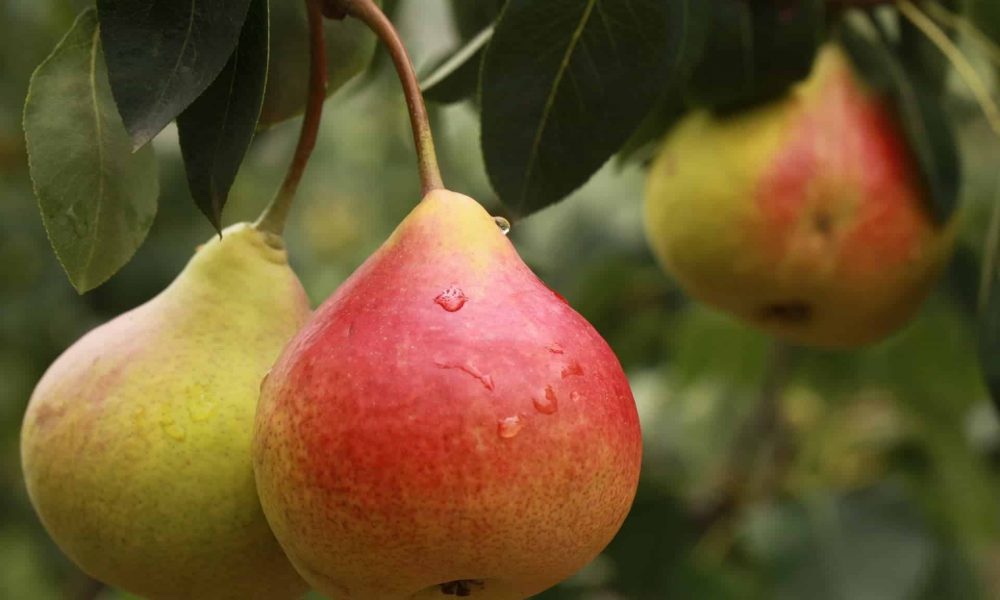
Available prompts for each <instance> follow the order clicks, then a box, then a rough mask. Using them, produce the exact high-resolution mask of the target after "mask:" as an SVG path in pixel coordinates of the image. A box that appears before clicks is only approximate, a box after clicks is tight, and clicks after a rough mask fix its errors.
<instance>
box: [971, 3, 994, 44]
mask: <svg viewBox="0 0 1000 600" xmlns="http://www.w3.org/2000/svg"><path fill="white" fill-rule="evenodd" d="M965 12H966V14H967V15H968V16H969V19H970V20H971V21H972V24H973V25H975V26H976V27H977V28H978V29H979V30H980V31H982V32H983V33H985V34H986V36H987V37H989V38H990V39H991V40H993V41H994V42H996V43H997V44H1000V2H997V1H996V0H965Z"/></svg>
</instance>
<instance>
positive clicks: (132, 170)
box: [24, 9, 159, 293]
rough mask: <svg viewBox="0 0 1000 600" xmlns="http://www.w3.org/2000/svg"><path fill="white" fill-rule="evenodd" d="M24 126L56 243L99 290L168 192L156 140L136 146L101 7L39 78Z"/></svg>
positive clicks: (71, 272)
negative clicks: (111, 78)
mask: <svg viewBox="0 0 1000 600" xmlns="http://www.w3.org/2000/svg"><path fill="white" fill-rule="evenodd" d="M24 131H25V136H26V139H27V144H28V157H29V161H30V166H31V178H32V180H33V181H34V184H35V193H36V195H37V196H38V203H39V206H40V207H41V211H42V220H43V221H44V223H45V229H46V231H48V234H49V239H50V240H51V242H52V247H53V249H54V250H55V252H56V256H58V257H59V262H61V263H62V265H63V268H64V269H65V270H66V274H67V275H68V276H69V280H70V282H71V283H72V284H73V287H75V288H76V289H77V291H79V292H81V293H83V292H85V291H87V290H91V289H93V288H95V287H97V286H98V285H100V284H101V283H103V282H104V281H105V280H107V279H108V277H111V275H113V274H114V273H115V272H116V271H117V270H118V269H119V268H121V267H122V265H124V264H125V263H127V262H128V261H129V259H130V258H131V257H132V255H133V254H134V253H135V251H136V249H137V248H138V247H139V246H140V245H141V244H142V241H143V240H144V239H145V237H146V233H147V232H148V231H149V228H150V226H151V225H152V223H153V217H154V216H155V214H156V198H157V195H158V193H159V189H158V184H157V166H156V159H155V157H154V156H153V150H152V148H143V149H142V150H140V151H138V152H136V153H135V154H133V153H132V147H131V142H130V140H129V137H128V134H127V133H126V132H125V128H124V126H123V125H122V121H121V118H120V117H119V116H118V112H117V111H116V109H115V103H114V100H113V99H112V97H111V88H110V87H109V85H108V74H107V69H106V67H105V65H104V60H103V58H102V55H101V40H100V35H99V33H98V25H97V13H96V12H95V11H94V10H92V9H91V10H87V11H85V12H83V13H82V14H81V15H80V17H79V18H78V19H77V20H76V23H74V24H73V28H72V29H70V31H69V32H68V33H67V34H66V37H64V38H63V39H62V41H61V42H59V45H58V46H56V48H55V50H54V51H53V52H52V54H51V55H50V56H49V57H48V58H47V59H45V62H43V63H42V64H41V65H39V67H38V69H37V70H36V71H35V73H34V75H33V76H32V77H31V85H30V87H29V89H28V99H27V100H26V102H25V106H24Z"/></svg>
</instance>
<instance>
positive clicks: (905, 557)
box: [745, 485, 936, 600]
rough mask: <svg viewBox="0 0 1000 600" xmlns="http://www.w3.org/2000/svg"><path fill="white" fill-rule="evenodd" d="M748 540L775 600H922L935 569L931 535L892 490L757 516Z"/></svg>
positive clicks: (820, 499) (826, 498)
mask: <svg viewBox="0 0 1000 600" xmlns="http://www.w3.org/2000/svg"><path fill="white" fill-rule="evenodd" d="M745 534H746V538H747V542H748V546H749V550H750V553H751V555H752V556H753V557H754V558H756V559H757V560H758V561H760V562H761V563H763V565H764V566H765V567H767V568H769V570H770V572H771V574H772V579H773V581H774V590H773V593H772V594H770V595H769V597H770V598H776V599H778V600H781V599H789V600H791V599H795V598H813V599H816V600H861V599H871V600H876V599H878V600H893V599H898V600H907V599H909V598H915V597H919V595H920V592H922V591H923V590H924V589H925V587H926V586H927V585H928V579H929V571H930V570H931V569H932V568H933V567H934V564H935V551H936V544H935V543H934V542H935V541H934V540H933V538H932V537H931V536H930V533H929V531H928V528H927V527H926V526H925V525H924V524H923V522H922V520H921V519H920V515H919V514H918V513H917V511H916V510H915V506H914V504H913V503H912V502H911V501H910V500H909V499H908V498H906V497H905V496H903V494H902V493H901V492H900V490H898V489H897V488H895V487H892V486H889V485H882V486H879V487H875V488H872V489H867V490H862V491H858V492H855V493H851V494H847V495H844V496H839V497H835V496H830V495H826V494H821V495H815V496H812V497H809V498H807V499H806V500H805V501H804V502H802V503H801V504H792V503H785V504H781V505H777V506H773V507H768V508H761V509H758V510H756V511H754V512H753V513H751V514H750V515H749V519H748V522H747V527H746V531H745Z"/></svg>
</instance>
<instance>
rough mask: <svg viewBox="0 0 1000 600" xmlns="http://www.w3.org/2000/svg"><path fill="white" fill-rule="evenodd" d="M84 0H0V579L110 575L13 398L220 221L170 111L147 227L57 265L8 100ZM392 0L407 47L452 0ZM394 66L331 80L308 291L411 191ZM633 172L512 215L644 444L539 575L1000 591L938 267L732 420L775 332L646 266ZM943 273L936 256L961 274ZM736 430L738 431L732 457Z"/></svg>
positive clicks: (427, 43)
mask: <svg viewBox="0 0 1000 600" xmlns="http://www.w3.org/2000/svg"><path fill="white" fill-rule="evenodd" d="M82 4H83V3H82V2H78V1H72V0H3V2H0V342H2V343H0V444H2V446H0V480H2V483H3V491H2V492H0V598H16V599H29V600H31V599H36V598H37V599H48V598H54V599H58V598H95V597H100V598H106V599H111V598H124V597H126V596H125V595H124V594H120V593H119V592H116V591H114V590H107V589H101V588H100V587H97V586H95V584H94V583H93V582H91V581H90V580H88V579H87V578H86V577H85V576H83V575H82V574H81V573H80V572H79V571H77V570H76V569H75V568H74V567H73V565H72V564H70V563H69V562H68V561H67V560H66V559H65V558H64V557H63V556H62V555H61V553H60V552H59V551H58V549H57V548H56V547H55V546H54V544H53V543H52V542H51V541H50V540H49V538H48V537H47V535H46V534H45V532H44V531H43V529H42V528H41V525H40V524H39V522H38V521H37V519H36V517H35V516H34V513H33V512H32V510H31V507H30V505H29V503H28V500H27V497H26V495H25V491H24V488H23V484H22V478H21V473H20V460H19V456H18V432H19V428H20V420H21V415H22V413H23V410H24V407H25V405H26V403H27V400H28V397H29V395H30V393H31V389H32V387H33V385H34V383H35V382H36V381H37V380H38V378H39V377H40V376H41V374H42V372H43V371H44V369H45V368H46V366H47V365H48V364H49V363H50V362H51V361H52V360H53V359H54V358H55V357H56V356H57V355H58V354H59V353H60V352H61V351H62V350H64V349H65V348H66V347H67V346H69V345H70V344H71V343H72V342H73V341H74V340H76V339H77V338H78V337H79V336H80V335H81V334H82V333H83V332H85V331H87V330H88V329H90V328H92V327H94V326H95V325H97V324H99V323H101V322H104V321H106V320H108V319H110V318H112V317H114V316H115V315H117V314H119V313H121V312H122V311H124V310H127V309H129V308H131V307H133V306H136V305H137V304H140V303H142V302H144V301H145V300H147V299H148V298H150V297H152V296H153V295H154V294H156V293H157V292H159V291H160V290H161V289H163V287H165V286H166V285H167V283H168V282H169V281H170V280H171V279H172V278H173V277H174V276H175V275H176V274H177V273H178V272H179V271H180V269H181V268H182V267H183V265H184V263H185V262H186V260H187V259H188V257H189V256H190V255H191V253H192V251H193V249H194V247H195V246H196V245H197V244H199V243H201V242H202V241H204V240H206V239H208V238H209V237H210V236H211V235H212V229H211V227H210V226H209V225H208V223H207V222H205V221H204V219H203V218H202V217H201V215H200V213H199V212H198V211H197V210H196V209H195V208H194V205H193V203H192V202H191V200H190V197H189V195H188V192H187V189H186V184H185V179H184V174H183V168H182V164H181V160H180V154H179V151H178V150H177V143H176V134H175V133H174V132H173V131H172V130H167V131H166V132H164V133H163V134H162V135H161V136H160V137H159V138H158V139H157V141H156V149H157V152H158V154H159V157H160V164H161V181H162V189H163V193H162V197H161V199H160V210H159V215H158V217H157V221H156V224H155V225H154V227H153V230H152V233H151V234H150V237H149V239H148V241H147V242H146V243H145V245H144V246H143V247H142V248H141V249H140V251H139V252H138V254H137V255H136V257H135V259H134V260H133V261H132V263H131V264H129V265H128V266H127V267H126V268H125V269H123V270H122V271H121V272H120V273H119V274H118V275H116V276H115V277H114V278H112V279H111V281H109V282H108V283H107V284H105V285H104V286H102V287H101V288H99V289H97V290H96V291H94V292H91V293H89V294H87V295H85V296H82V297H81V296H77V295H76V294H75V293H74V292H73V290H72V288H71V287H70V285H69V283H68V282H67V281H66V279H65V277H64V275H63V273H62V271H61V269H60V267H59V265H58V263H57V262H56V259H55V257H54V255H53V254H52V252H51V250H50V248H49V245H48V241H47V239H46V236H45V232H44V230H43V228H42V225H41V220H40V218H39V214H38V210H37V208H36V206H35V202H34V199H33V196H32V191H31V184H30V181H29V179H28V175H27V166H26V160H25V154H24V143H23V137H22V133H21V130H20V115H21V107H22V104H23V100H24V93H25V90H26V88H27V82H28V77H29V76H30V73H31V70H32V69H33V68H34V66H35V65H37V64H38V63H39V62H40V61H41V60H42V59H43V58H44V57H45V56H46V54H47V53H48V51H49V50H50V49H51V47H52V46H53V45H54V44H55V43H56V41H57V40H58V39H59V37H60V36H61V35H62V33H63V31H64V30H65V29H66V28H67V27H68V25H69V23H70V22H71V20H72V18H73V17H74V16H75V13H76V10H77V9H78V8H79V7H80V6H81V5H82ZM401 6H402V9H401V12H400V14H399V15H398V17H399V19H400V23H401V27H402V30H403V34H404V37H405V38H406V39H407V41H408V42H409V43H410V45H411V47H412V49H413V54H414V56H415V59H416V62H417V63H418V66H420V65H422V64H426V63H429V62H431V61H432V60H433V59H434V58H436V57H437V56H438V55H439V52H440V51H441V50H442V49H444V48H447V47H449V46H450V45H451V43H452V42H453V40H454V35H455V34H454V33H453V32H452V31H451V29H450V25H449V24H448V20H447V17H448V14H447V9H446V4H445V2H444V1H443V0H434V1H431V0H419V1H418V2H408V3H407V2H403V3H402V5H401ZM381 64H383V65H384V61H381ZM390 75H391V74H390V73H388V72H387V70H386V69H385V68H382V69H380V70H379V71H378V72H376V73H375V74H374V75H372V76H371V77H369V78H368V79H367V81H366V85H364V86H360V85H353V86H349V87H348V88H347V89H346V90H344V91H341V92H340V93H338V94H337V95H335V96H334V97H333V98H332V99H331V100H330V101H329V102H328V103H327V112H326V116H325V120H324V125H323V133H322V137H321V140H320V143H319V146H318V148H317V151H316V154H315V157H314V159H313V162H312V164H311V166H310V168H309V169H308V171H307V173H306V178H305V182H304V184H303V187H302V190H301V197H300V198H299V200H298V204H297V206H296V208H295V211H294V216H293V220H292V222H291V224H290V226H289V231H288V239H289V244H290V248H291V255H292V261H293V266H294V267H295V269H296V270H297V271H298V273H299V274H300V275H301V277H302V280H303V282H304V284H305V286H306V289H307V290H308V291H309V294H310V296H311V297H312V299H313V301H314V302H315V303H318V302H320V301H321V300H322V299H324V298H325V297H326V296H327V295H328V294H330V292H331V291H332V290H334V289H335V288H336V287H337V285H338V284H339V283H340V282H341V281H343V279H344V278H345V277H347V276H348V275H349V274H350V272H351V271H352V270H353V269H354V268H355V267H356V266H357V265H358V264H360V262H361V261H362V260H363V259H364V258H365V257H366V256H367V255H368V254H370V253H371V252H372V251H373V250H374V249H375V248H376V247H377V246H378V245H379V244H380V243H381V241H382V240H383V239H384V238H385V237H386V236H388V234H389V233H390V232H391V230H392V229H393V227H394V226H395V224H396V223H398V222H399V221H400V220H401V219H402V218H403V216H404V215H405V214H406V213H407V212H408V210H409V209H410V208H411V207H412V206H413V204H414V203H415V202H416V201H417V200H418V197H417V194H418V180H417V174H416V169H415V165H414V160H413V156H412V150H411V146H410V144H411V142H410V137H409V135H410V134H409V131H408V121H407V117H406V114H405V111H404V105H403V101H402V98H401V96H400V94H399V92H398V87H397V84H396V83H395V81H394V80H393V79H392V78H391V76H390ZM953 109H954V112H955V114H956V116H957V118H958V119H959V123H960V124H961V128H962V140H963V152H964V158H965V168H966V171H967V181H968V185H967V193H966V214H965V225H964V228H963V244H964V246H963V247H964V248H966V249H971V250H973V251H978V248H979V247H980V246H981V243H982V239H983V237H984V229H985V225H984V224H985V223H986V222H987V221H988V219H986V218H985V215H986V214H987V210H988V208H989V203H990V202H991V201H992V199H993V197H994V190H995V188H996V187H997V185H998V182H997V175H996V173H997V171H998V166H1000V164H998V163H1000V144H998V143H997V141H996V139H995V138H993V137H992V136H991V135H990V134H989V132H988V131H987V130H986V128H985V127H984V125H983V124H982V123H981V121H980V120H979V119H978V118H977V116H976V113H975V111H974V110H972V109H971V108H970V107H969V106H968V105H967V103H966V102H963V101H961V99H959V100H956V102H955V105H954V107H953ZM433 118H434V121H435V126H436V131H437V141H438V146H439V152H440V153H441V158H442V163H443V168H444V173H445V177H446V179H447V181H448V183H449V185H450V187H452V188H453V189H455V190H457V191H461V192H464V193H467V194H469V195H472V196H474V197H476V198H478V199H479V200H480V201H482V202H483V203H484V204H485V205H486V206H487V207H488V208H496V203H495V198H494V197H493V195H492V193H491V191H490V189H489V186H488V184H487V180H486V177H485V174H484V172H483V167H482V164H481V161H480V158H479V148H478V131H477V124H476V116H475V113H474V112H473V109H472V108H471V107H468V106H459V107H453V108H448V109H443V110H437V109H435V111H434V115H433ZM296 133H297V123H295V122H292V123H288V124H286V125H283V126H279V127H276V128H274V129H273V130H270V131H268V132H266V133H264V134H262V135H261V136H260V137H259V138H258V140H257V141H256V143H255V146H254V148H253V149H252V151H251V154H250V156H249V159H248V161H247V163H246V165H245V167H244V169H243V172H242V173H241V175H240V178H239V179H238V181H237V184H236V186H235V189H234V192H233V196H232V200H231V202H230V205H229V206H228V207H227V210H226V215H225V218H226V221H227V222H234V221H237V220H246V219H252V218H254V217H255V216H256V214H257V213H258V212H259V211H260V209H261V208H262V207H263V206H264V204H265V203H266V202H267V200H268V199H269V197H270V195H271V193H272V192H273V190H275V189H276V187H277V185H278V182H279V181H280V178H281V176H282V174H283V170H284V167H285V165H286V161H287V160H288V157H289V156H290V154H291V149H292V147H293V144H294V141H295V135H296ZM642 179H643V174H642V171H641V169H639V168H638V167H629V168H626V169H624V170H619V169H617V168H615V167H613V166H609V167H607V168H606V169H605V170H604V171H602V172H601V173H600V175H599V176H598V177H597V178H595V179H594V180H593V181H592V182H591V183H589V184H588V185H587V186H586V187H585V188H583V189H582V190H580V191H579V192H578V193H576V194H575V195H574V196H573V197H571V198H570V199H569V200H567V201H565V202H563V203H561V204H559V205H557V206H555V207H553V208H551V209H548V210H546V211H544V212H542V213H540V214H538V215H535V216H533V217H531V218H529V219H527V220H525V221H524V222H520V223H515V224H514V228H513V231H512V233H511V237H512V239H513V241H514V243H515V244H516V245H517V247H518V249H519V250H520V252H521V253H522V255H523V256H524V258H525V260H526V261H527V262H528V263H529V264H530V265H531V266H532V268H534V269H535V271H536V272H537V273H538V274H539V276H540V277H541V278H542V279H543V280H545V281H546V282H547V283H548V284H549V285H550V286H551V287H553V288H554V289H556V290H557V291H559V292H560V293H562V294H563V295H564V296H566V297H567V298H568V299H569V301H570V302H571V303H572V304H573V305H574V306H575V307H576V308H577V309H578V310H580V311H581V312H582V313H583V314H584V316H585V317H587V318H588V319H589V320H590V321H591V322H592V323H594V325H595V326H596V327H597V328H598V329H599V330H600V331H601V333H602V334H603V335H604V336H605V337H606V338H607V339H608V341H609V342H610V343H611V345H612V346H613V347H614V349H615V351H616V352H617V353H618V356H619V357H620V358H621V360H622V362H623V364H624V366H625V368H626V370H627V371H628V373H629V376H630V378H631V380H632V383H633V389H634V392H635V395H636V400H637V402H638V404H639V408H640V414H641V417H642V424H643V430H644V437H645V444H646V455H645V461H644V470H643V480H642V484H641V488H640V491H639V496H638V498H637V501H636V504H635V507H634V509H633V511H632V514H631V516H630V517H629V520H628V521H627V523H626V524H625V527H624V528H623V530H622V532H621V534H620V535H619V536H618V537H617V539H616V540H615V541H614V543H613V544H612V545H611V546H610V548H609V549H608V550H607V552H606V553H605V554H604V555H602V556H601V557H600V558H599V559H598V560H596V561H595V562H594V563H593V564H592V565H590V566H589V567H587V568H586V569H585V570H584V571H583V572H581V573H580V574H578V575H577V576H576V577H575V578H573V579H572V580H570V581H568V582H566V583H565V584H563V585H562V586H560V587H559V588H557V589H555V590H552V591H550V592H548V593H546V594H544V595H543V597H544V598H546V599H588V600H614V599H632V598H635V599H646V598H650V599H652V598H709V599H714V598H739V599H742V598H782V599H785V598H787V599H799V598H802V599H822V600H826V599H829V600H868V599H871V600H891V599H900V600H904V599H911V598H913V599H927V600H931V599H941V598H944V599H948V598H956V599H967V598H980V597H981V598H990V597H994V598H1000V535H998V534H1000V424H998V422H997V419H996V416H995V413H994V410H993V408H992V407H991V405H990V402H989V400H988V398H987V395H986V391H985V390H984V388H983V386H982V383H981V377H980V370H979V367H978V365H977V363H976V359H975V353H974V349H975V340H974V333H975V329H974V327H975V326H974V323H973V321H972V319H971V317H970V315H968V314H967V313H966V311H965V310H964V309H963V304H962V301H961V300H960V299H959V298H958V297H957V296H955V295H954V294H952V293H950V292H949V291H948V290H947V289H945V288H944V286H942V289H941V290H940V291H939V292H937V293H936V294H935V296H934V297H932V298H931V299H930V300H929V301H928V302H927V304H926V306H925V308H924V310H923V311H922V313H921V314H920V317H919V319H918V320H917V321H916V322H915V323H914V324H913V325H912V326H910V327H909V328H907V329H906V330H905V331H903V332H901V333H900V334H898V335H896V336H894V337H893V338H892V339H890V340H888V341H886V342H884V343H882V344H880V345H878V346H875V347H873V348H870V349H866V350H863V351H859V352H853V353H828V352H818V351H809V350H797V349H796V350H785V351H782V352H779V353H778V356H780V357H781V362H782V363H783V366H784V368H785V372H784V375H785V377H787V386H785V387H784V388H783V391H782V392H781V393H780V394H778V397H777V398H776V399H775V400H776V404H775V410H776V411H777V415H778V420H779V426H777V427H769V428H764V429H761V430H750V431H749V435H747V430H745V429H744V427H745V425H744V424H745V423H747V422H748V420H749V419H750V418H751V417H752V416H753V415H755V414H757V411H758V410H759V406H760V405H759V402H758V398H759V397H760V396H761V394H762V391H761V390H762V385H763V384H764V382H765V379H766V378H767V377H768V373H771V374H773V371H774V367H775V365H774V360H775V359H774V356H775V353H774V350H773V348H772V344H771V342H770V341H768V340H767V339H766V338H764V337H763V336H761V335H759V334H757V333H754V332H752V331H749V330H747V329H745V328H743V327H741V326H739V325H737V324H735V323H734V322H732V321H731V320H729V319H728V318H726V317H724V316H722V315H719V314H716V313H714V312H711V311H709V310H707V309H704V308H701V307H699V306H696V305H693V304H691V303H689V302H688V301H686V300H685V298H684V297H683V295H682V294H681V293H680V292H679V290H678V289H677V288H676V287H675V286H674V285H673V284H672V283H671V282H670V281H669V279H668V278H667V277H666V276H665V275H663V273H662V272H661V271H660V269H659V268H658V267H657V266H656V264H655V263H654V262H653V259H652V257H651V256H650V254H649V252H648V250H647V249H646V245H645V242H644V240H643V237H642V228H641V220H640V205H641V194H642ZM955 273H956V274H955V277H953V278H948V279H946V281H953V280H954V281H958V282H959V283H961V282H962V281H968V280H969V277H970V274H969V273H967V272H962V271H961V270H956V271H955ZM996 360H1000V357H996ZM734 445H735V447H736V448H738V449H739V451H743V450H746V449H747V448H749V449H750V451H748V454H747V455H746V456H740V454H739V451H734V449H733V448H734ZM769 447H770V448H772V449H773V450H774V452H773V453H771V454H770V455H765V454H763V453H762V451H763V450H764V449H767V448H769ZM760 456H771V457H772V459H771V460H758V459H757V458H759V457H760ZM734 457H735V458H736V459H738V462H737V464H740V465H742V469H743V470H742V471H740V472H741V473H743V472H745V473H746V474H748V476H747V477H745V478H744V479H745V480H746V481H745V482H744V483H745V484H746V485H743V486H742V487H741V489H742V490H743V492H744V493H743V494H741V495H740V496H739V497H738V498H737V501H736V502H719V499H720V495H719V494H720V490H721V489H724V486H725V483H726V482H727V481H729V479H730V478H731V475H732V468H731V467H732V465H733V464H734V462H733V461H734Z"/></svg>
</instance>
